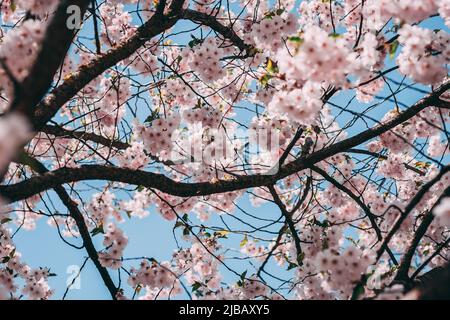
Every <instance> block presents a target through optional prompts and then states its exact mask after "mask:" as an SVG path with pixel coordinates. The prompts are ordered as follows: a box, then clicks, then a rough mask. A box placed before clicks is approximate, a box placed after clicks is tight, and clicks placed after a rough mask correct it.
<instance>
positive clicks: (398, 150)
mask: <svg viewBox="0 0 450 320" xmlns="http://www.w3.org/2000/svg"><path fill="white" fill-rule="evenodd" d="M0 6H1V19H2V25H1V34H0V37H1V44H0V93H1V100H0V113H1V115H0V172H1V174H0V176H1V178H2V179H1V180H2V183H1V185H0V197H1V205H0V208H1V210H0V298H2V299H11V298H13V299H14V298H24V299H49V298H59V296H60V293H59V292H55V290H54V289H53V288H51V286H50V285H49V277H50V276H54V274H52V272H51V271H50V270H51V265H48V264H47V263H48V262H47V261H45V260H43V261H42V265H40V266H34V265H33V266H31V265H28V264H27V263H26V261H27V256H26V255H24V254H21V253H20V250H21V249H20V246H17V247H16V244H15V241H14V240H15V239H14V237H15V235H16V234H17V233H18V232H32V230H34V229H35V228H37V227H39V221H40V220H41V219H46V220H47V222H48V224H50V225H51V226H52V227H54V229H55V232H58V234H59V236H60V238H61V241H63V242H64V243H66V244H67V246H68V248H67V250H73V248H71V247H75V248H77V249H79V250H84V251H85V256H86V260H85V261H84V263H83V266H84V265H85V264H86V263H92V264H93V265H95V268H96V269H97V270H98V274H99V279H98V286H105V288H106V290H108V292H109V293H110V296H111V298H112V299H138V298H139V299H167V298H171V297H184V298H188V297H189V298H193V299H394V298H407V299H421V298H424V299H425V298H426V299H433V298H450V264H449V262H448V259H450V232H449V231H450V166H449V164H448V159H449V152H450V150H449V147H450V144H449V143H450V137H449V131H448V130H447V125H448V123H449V122H450V114H449V110H450V92H449V88H450V81H449V78H448V63H449V62H450V35H449V33H448V31H449V29H448V28H450V1H448V0H417V1H408V0H305V1H295V0H277V1H270V0H195V1H194V0H192V1H189V0H122V1H119V0H106V1H100V0H92V1H91V0H61V1H57V0H3V1H1V4H0ZM77 19H78V20H79V23H78V24H79V27H80V28H78V27H76V26H77V23H74V22H76V21H77ZM74 26H75V27H74ZM94 180H95V182H94ZM249 208H250V209H249ZM149 214H152V215H153V214H157V215H160V216H161V217H160V218H161V219H164V220H165V221H166V223H167V224H168V225H170V226H171V228H172V229H173V236H174V238H175V239H176V240H177V246H176V247H170V246H169V245H167V244H164V243H158V244H151V245H154V246H164V248H165V249H166V250H167V252H168V253H169V257H170V258H168V259H165V258H164V259H161V258H158V257H150V256H145V255H142V256H140V257H136V256H130V255H128V254H127V246H128V244H129V241H130V240H132V239H133V234H129V233H127V232H126V230H124V229H123V228H122V227H121V223H122V222H123V221H124V220H127V219H128V220H131V221H132V223H135V224H139V223H140V221H141V219H146V217H147V216H148V215H149ZM149 232H151V230H149ZM98 238H101V239H102V241H103V242H102V245H101V246H98V245H95V241H94V240H96V239H98ZM147 245H148V244H147ZM236 261H238V263H236ZM80 264H81V262H80ZM117 274H118V275H119V276H120V279H122V280H123V279H124V280H125V281H120V280H118V279H117V277H116V275H117ZM64 297H65V295H64Z"/></svg>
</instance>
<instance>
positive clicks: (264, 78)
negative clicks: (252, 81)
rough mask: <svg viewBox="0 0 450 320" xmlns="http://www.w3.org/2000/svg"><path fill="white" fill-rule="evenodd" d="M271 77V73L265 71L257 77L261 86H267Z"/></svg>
mask: <svg viewBox="0 0 450 320" xmlns="http://www.w3.org/2000/svg"><path fill="white" fill-rule="evenodd" d="M272 78H273V76H272V75H270V74H268V73H266V74H265V75H263V76H261V77H260V78H259V83H261V85H262V86H263V87H267V85H268V84H269V80H270V79H272Z"/></svg>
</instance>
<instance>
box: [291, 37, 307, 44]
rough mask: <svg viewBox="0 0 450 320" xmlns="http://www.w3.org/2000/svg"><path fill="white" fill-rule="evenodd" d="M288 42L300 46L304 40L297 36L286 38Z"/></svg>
mask: <svg viewBox="0 0 450 320" xmlns="http://www.w3.org/2000/svg"><path fill="white" fill-rule="evenodd" d="M288 41H290V42H294V43H297V44H302V43H303V42H304V41H305V40H303V38H300V37H298V36H292V37H289V38H288Z"/></svg>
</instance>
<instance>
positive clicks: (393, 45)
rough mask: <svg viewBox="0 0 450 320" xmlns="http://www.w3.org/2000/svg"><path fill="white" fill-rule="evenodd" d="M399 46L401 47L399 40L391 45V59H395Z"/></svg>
mask: <svg viewBox="0 0 450 320" xmlns="http://www.w3.org/2000/svg"><path fill="white" fill-rule="evenodd" d="M398 45H399V42H398V41H397V40H395V41H394V42H392V43H391V44H390V45H389V57H390V58H391V59H394V57H395V53H396V52H397V49H398Z"/></svg>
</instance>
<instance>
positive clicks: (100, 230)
mask: <svg viewBox="0 0 450 320" xmlns="http://www.w3.org/2000/svg"><path fill="white" fill-rule="evenodd" d="M99 233H103V234H104V233H105V230H104V229H103V225H102V224H101V225H99V226H98V227H96V228H94V229H92V231H91V235H92V236H93V237H95V236H96V235H98V234H99Z"/></svg>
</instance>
